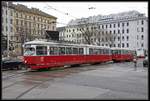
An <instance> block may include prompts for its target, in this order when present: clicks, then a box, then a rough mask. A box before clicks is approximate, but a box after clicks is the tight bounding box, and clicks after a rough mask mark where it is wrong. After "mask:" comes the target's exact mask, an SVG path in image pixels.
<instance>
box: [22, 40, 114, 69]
mask: <svg viewBox="0 0 150 101" xmlns="http://www.w3.org/2000/svg"><path fill="white" fill-rule="evenodd" d="M111 60H112V55H111V49H110V48H109V47H104V46H94V45H84V44H80V45H77V44H64V43H55V42H45V41H30V42H26V43H25V44H24V63H25V64H26V65H27V66H28V67H29V68H31V69H42V68H50V67H59V66H64V65H77V64H85V63H91V64H92V63H101V62H107V61H111Z"/></svg>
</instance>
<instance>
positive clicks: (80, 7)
mask: <svg viewBox="0 0 150 101" xmlns="http://www.w3.org/2000/svg"><path fill="white" fill-rule="evenodd" d="M17 3H19V4H23V5H26V6H28V7H29V8H31V7H34V8H38V9H40V10H42V11H44V12H46V13H48V14H50V15H53V16H55V17H57V22H59V23H57V27H61V26H66V24H67V23H68V22H69V21H70V20H71V19H76V18H82V17H84V18H86V17H88V16H93V15H99V14H100V15H109V14H115V13H120V12H126V11H131V10H136V11H139V12H140V13H144V14H145V15H146V16H148V2H14V4H17ZM90 7H94V8H95V9H88V8H90ZM65 13H68V15H66V14H65Z"/></svg>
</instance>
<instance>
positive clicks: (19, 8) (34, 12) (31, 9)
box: [2, 1, 57, 19]
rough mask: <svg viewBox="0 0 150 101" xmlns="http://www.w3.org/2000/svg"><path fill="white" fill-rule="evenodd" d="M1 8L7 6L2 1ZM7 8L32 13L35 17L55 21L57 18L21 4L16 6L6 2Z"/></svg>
mask: <svg viewBox="0 0 150 101" xmlns="http://www.w3.org/2000/svg"><path fill="white" fill-rule="evenodd" d="M2 6H7V4H6V2H4V1H3V2H2ZM8 6H9V8H12V9H15V10H17V11H21V12H27V13H33V14H36V15H40V16H44V17H50V18H54V19H57V17H55V16H52V15H50V14H47V13H45V12H43V11H41V10H39V9H37V8H28V7H27V6H25V5H22V4H17V5H16V4H13V3H12V2H8Z"/></svg>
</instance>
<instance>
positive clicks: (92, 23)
mask: <svg viewBox="0 0 150 101" xmlns="http://www.w3.org/2000/svg"><path fill="white" fill-rule="evenodd" d="M88 9H89V10H92V9H96V8H95V7H90V8H88ZM93 18H94V17H93V15H92V19H91V20H92V36H93V30H94V26H93V25H94V20H93Z"/></svg>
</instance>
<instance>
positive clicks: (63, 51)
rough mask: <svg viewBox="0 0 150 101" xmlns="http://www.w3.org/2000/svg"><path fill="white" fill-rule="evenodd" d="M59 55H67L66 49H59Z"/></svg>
mask: <svg viewBox="0 0 150 101" xmlns="http://www.w3.org/2000/svg"><path fill="white" fill-rule="evenodd" d="M59 54H60V55H64V54H65V47H59Z"/></svg>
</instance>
